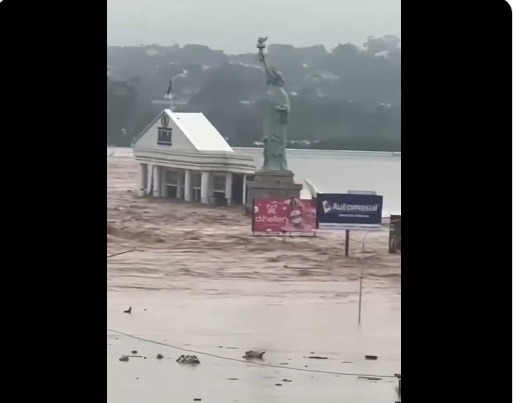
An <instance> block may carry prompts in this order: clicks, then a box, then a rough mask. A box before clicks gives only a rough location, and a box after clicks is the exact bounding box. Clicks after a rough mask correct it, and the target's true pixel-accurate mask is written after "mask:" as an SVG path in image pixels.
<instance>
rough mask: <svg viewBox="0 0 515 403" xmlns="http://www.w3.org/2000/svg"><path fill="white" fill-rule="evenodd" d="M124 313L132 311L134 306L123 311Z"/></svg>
mask: <svg viewBox="0 0 515 403" xmlns="http://www.w3.org/2000/svg"><path fill="white" fill-rule="evenodd" d="M123 313H132V306H131V307H129V309H127V310H126V311H123Z"/></svg>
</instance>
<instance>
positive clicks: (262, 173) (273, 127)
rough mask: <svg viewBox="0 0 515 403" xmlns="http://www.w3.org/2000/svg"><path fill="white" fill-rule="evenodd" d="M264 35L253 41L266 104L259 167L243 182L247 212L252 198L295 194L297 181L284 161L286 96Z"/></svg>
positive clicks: (276, 197) (287, 114)
mask: <svg viewBox="0 0 515 403" xmlns="http://www.w3.org/2000/svg"><path fill="white" fill-rule="evenodd" d="M266 40H267V37H264V38H259V39H258V41H257V42H258V43H257V48H258V58H259V62H260V63H261V65H262V66H263V68H264V71H265V78H266V86H267V91H266V108H265V116H264V118H263V140H262V141H263V144H264V149H263V157H264V158H263V159H264V161H263V167H262V168H261V169H259V170H257V171H256V174H255V178H254V181H249V182H247V186H248V192H249V194H248V198H247V203H248V204H247V212H249V211H250V210H251V209H250V208H251V207H252V203H253V200H254V199H283V198H284V199H290V198H292V197H294V198H299V196H300V190H301V189H302V185H301V184H296V183H295V182H294V181H293V172H291V171H289V170H288V164H287V162H286V127H287V125H288V120H289V117H290V100H289V98H288V94H287V93H286V91H285V90H284V88H283V86H284V79H283V75H282V73H281V72H280V71H278V70H277V69H275V68H273V67H271V66H270V65H269V64H268V61H267V59H266V56H265V53H264V49H265V41H266Z"/></svg>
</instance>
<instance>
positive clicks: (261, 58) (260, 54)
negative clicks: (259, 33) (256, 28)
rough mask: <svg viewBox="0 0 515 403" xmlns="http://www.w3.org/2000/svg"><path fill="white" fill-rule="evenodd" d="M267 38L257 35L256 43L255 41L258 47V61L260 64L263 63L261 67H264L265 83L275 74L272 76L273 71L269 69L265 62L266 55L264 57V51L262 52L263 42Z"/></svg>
mask: <svg viewBox="0 0 515 403" xmlns="http://www.w3.org/2000/svg"><path fill="white" fill-rule="evenodd" d="M267 39H268V36H265V37H259V38H258V43H257V48H258V57H259V62H260V63H261V64H263V67H264V69H265V75H266V80H267V83H269V82H270V81H273V80H274V78H275V76H274V73H273V71H272V70H271V69H270V66H268V63H267V61H266V57H265V53H264V52H263V50H264V49H265V42H266V40H267Z"/></svg>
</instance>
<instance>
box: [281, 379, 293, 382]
mask: <svg viewBox="0 0 515 403" xmlns="http://www.w3.org/2000/svg"><path fill="white" fill-rule="evenodd" d="M283 382H291V379H283Z"/></svg>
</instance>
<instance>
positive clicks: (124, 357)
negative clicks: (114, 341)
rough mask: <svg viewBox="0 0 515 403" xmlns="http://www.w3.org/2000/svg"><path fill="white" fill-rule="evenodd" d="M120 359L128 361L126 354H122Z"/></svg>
mask: <svg viewBox="0 0 515 403" xmlns="http://www.w3.org/2000/svg"><path fill="white" fill-rule="evenodd" d="M120 361H123V362H127V361H129V357H127V356H126V355H122V356H121V357H120Z"/></svg>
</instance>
